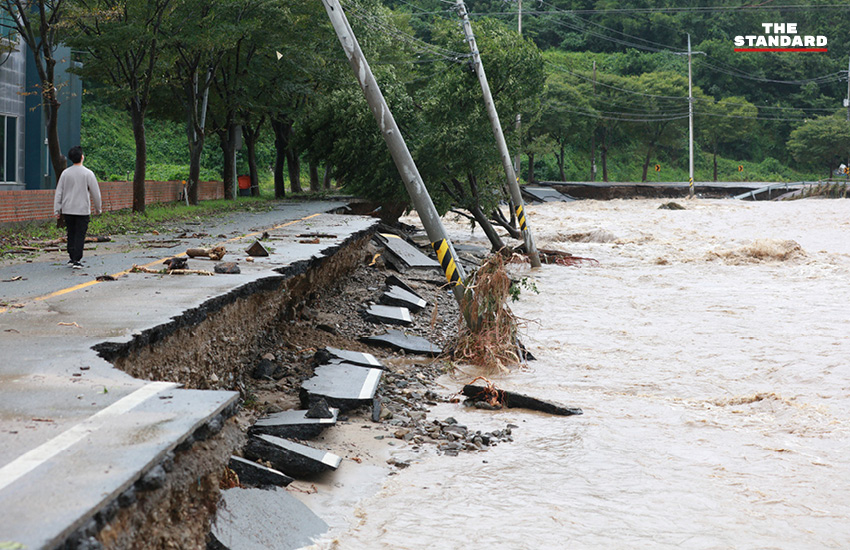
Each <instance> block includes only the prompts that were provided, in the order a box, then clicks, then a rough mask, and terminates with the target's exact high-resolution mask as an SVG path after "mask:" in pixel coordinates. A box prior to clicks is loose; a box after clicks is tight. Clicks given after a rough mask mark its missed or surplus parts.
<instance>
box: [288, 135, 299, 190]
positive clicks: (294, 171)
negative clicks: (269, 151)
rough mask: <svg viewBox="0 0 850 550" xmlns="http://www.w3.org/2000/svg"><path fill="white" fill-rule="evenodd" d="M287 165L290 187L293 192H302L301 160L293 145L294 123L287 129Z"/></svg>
mask: <svg viewBox="0 0 850 550" xmlns="http://www.w3.org/2000/svg"><path fill="white" fill-rule="evenodd" d="M286 133H287V146H286V165H287V166H288V167H289V189H290V190H291V191H292V192H293V193H301V192H302V191H303V190H302V189H301V160H300V159H299V158H298V153H297V152H296V151H295V149H294V148H293V146H292V134H293V130H292V123H290V124H289V128H288V129H287V132H286Z"/></svg>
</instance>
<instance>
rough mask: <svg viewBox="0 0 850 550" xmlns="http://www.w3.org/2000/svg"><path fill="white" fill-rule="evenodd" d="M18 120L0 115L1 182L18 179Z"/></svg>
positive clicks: (10, 181)
mask: <svg viewBox="0 0 850 550" xmlns="http://www.w3.org/2000/svg"><path fill="white" fill-rule="evenodd" d="M17 176H18V118H17V117H13V116H7V115H0V182H5V183H15V182H16V181H17V179H18V177H17Z"/></svg>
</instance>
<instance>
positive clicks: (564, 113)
mask: <svg viewBox="0 0 850 550" xmlns="http://www.w3.org/2000/svg"><path fill="white" fill-rule="evenodd" d="M590 97H591V91H590V86H588V85H584V84H578V85H576V84H572V83H570V82H569V80H568V78H567V77H566V76H564V75H563V74H561V73H553V74H550V75H549V77H548V78H547V81H546V91H545V92H544V93H543V108H542V114H541V117H540V121H541V122H540V124H541V125H542V127H543V129H544V131H545V132H546V133H547V134H548V135H549V136H550V137H551V138H552V140H554V142H555V144H556V145H557V148H556V151H555V158H556V160H557V163H558V170H559V172H560V177H561V181H565V180H566V179H567V176H566V173H565V163H566V148H567V146H568V145H569V144H571V143H581V144H584V143H588V142H589V141H590V133H591V132H592V131H594V122H593V117H594V116H595V114H596V111H595V109H593V107H592V106H591V104H590V100H589V98H590Z"/></svg>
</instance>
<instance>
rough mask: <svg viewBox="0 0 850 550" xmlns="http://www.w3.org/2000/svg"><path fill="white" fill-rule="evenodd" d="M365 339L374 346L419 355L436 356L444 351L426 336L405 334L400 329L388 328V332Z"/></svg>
mask: <svg viewBox="0 0 850 550" xmlns="http://www.w3.org/2000/svg"><path fill="white" fill-rule="evenodd" d="M363 341H364V342H366V343H367V344H372V345H374V346H381V347H388V348H390V349H394V350H396V351H405V352H408V353H414V354H417V355H430V356H432V357H436V356H437V355H440V354H441V353H442V352H443V350H442V349H440V347H439V346H437V345H435V344H432V343H431V342H429V341H428V340H426V339H425V338H423V337H421V336H416V335H415V334H405V333H404V332H402V331H400V330H388V331H387V332H386V334H377V335H375V336H367V337H366V338H363Z"/></svg>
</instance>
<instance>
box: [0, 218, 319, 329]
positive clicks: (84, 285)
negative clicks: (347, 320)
mask: <svg viewBox="0 0 850 550" xmlns="http://www.w3.org/2000/svg"><path fill="white" fill-rule="evenodd" d="M321 215H322V212H317V213H315V214H310V215H309V216H305V217H303V218H300V219H298V220H292V221H289V222H286V223H282V224H280V225H275V226H273V227H272V229H271V230H272V231H274V230H275V229H280V228H282V227H287V226H290V225H294V224H296V223H298V222H303V221H306V220H309V219H310V218H315V217H316V216H321ZM262 234H263V232H262V231H256V232H254V233H248V234H247V235H241V236H239V237H233V238H232V239H228V240H226V241H224V242H225V243H232V242H236V241H240V240H242V239H246V238H250V237H256V236H257V235H262ZM218 244H222V243H218ZM216 246H218V245H216ZM185 255H186V253H185V252H181V253H180V254H175V255H174V256H169V257H168V258H179V257H180V256H185ZM168 258H161V259H159V260H154V261H152V262H151V263H149V264H145V265H142V266H139V267H151V266H154V265H157V264H161V263H162V262H163V261H165V260H167V259H168ZM132 270H133V268H130V269H125V270H124V271H119V272H118V273H113V274H112V275H111V277H113V278H114V279H117V278H118V277H122V276H124V275H127V274H128V273H130V272H131V271H132ZM101 282H103V281H98V280H96V279H95V280H93V281H88V282H85V283H80V284H78V285H74V286H71V287H68V288H63V289H62V290H57V291H55V292H51V293H50V294H45V295H44V296H38V297H36V298H33V299H32V301H34V302H41V301H43V300H49V299H50V298H56V297H57V296H62V295H63V294H68V293H71V292H74V291H77V290H82V289H84V288H88V287H90V286H94V285H97V284H100V283H101ZM7 311H9V308H8V307H0V314H3V313H6V312H7Z"/></svg>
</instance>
